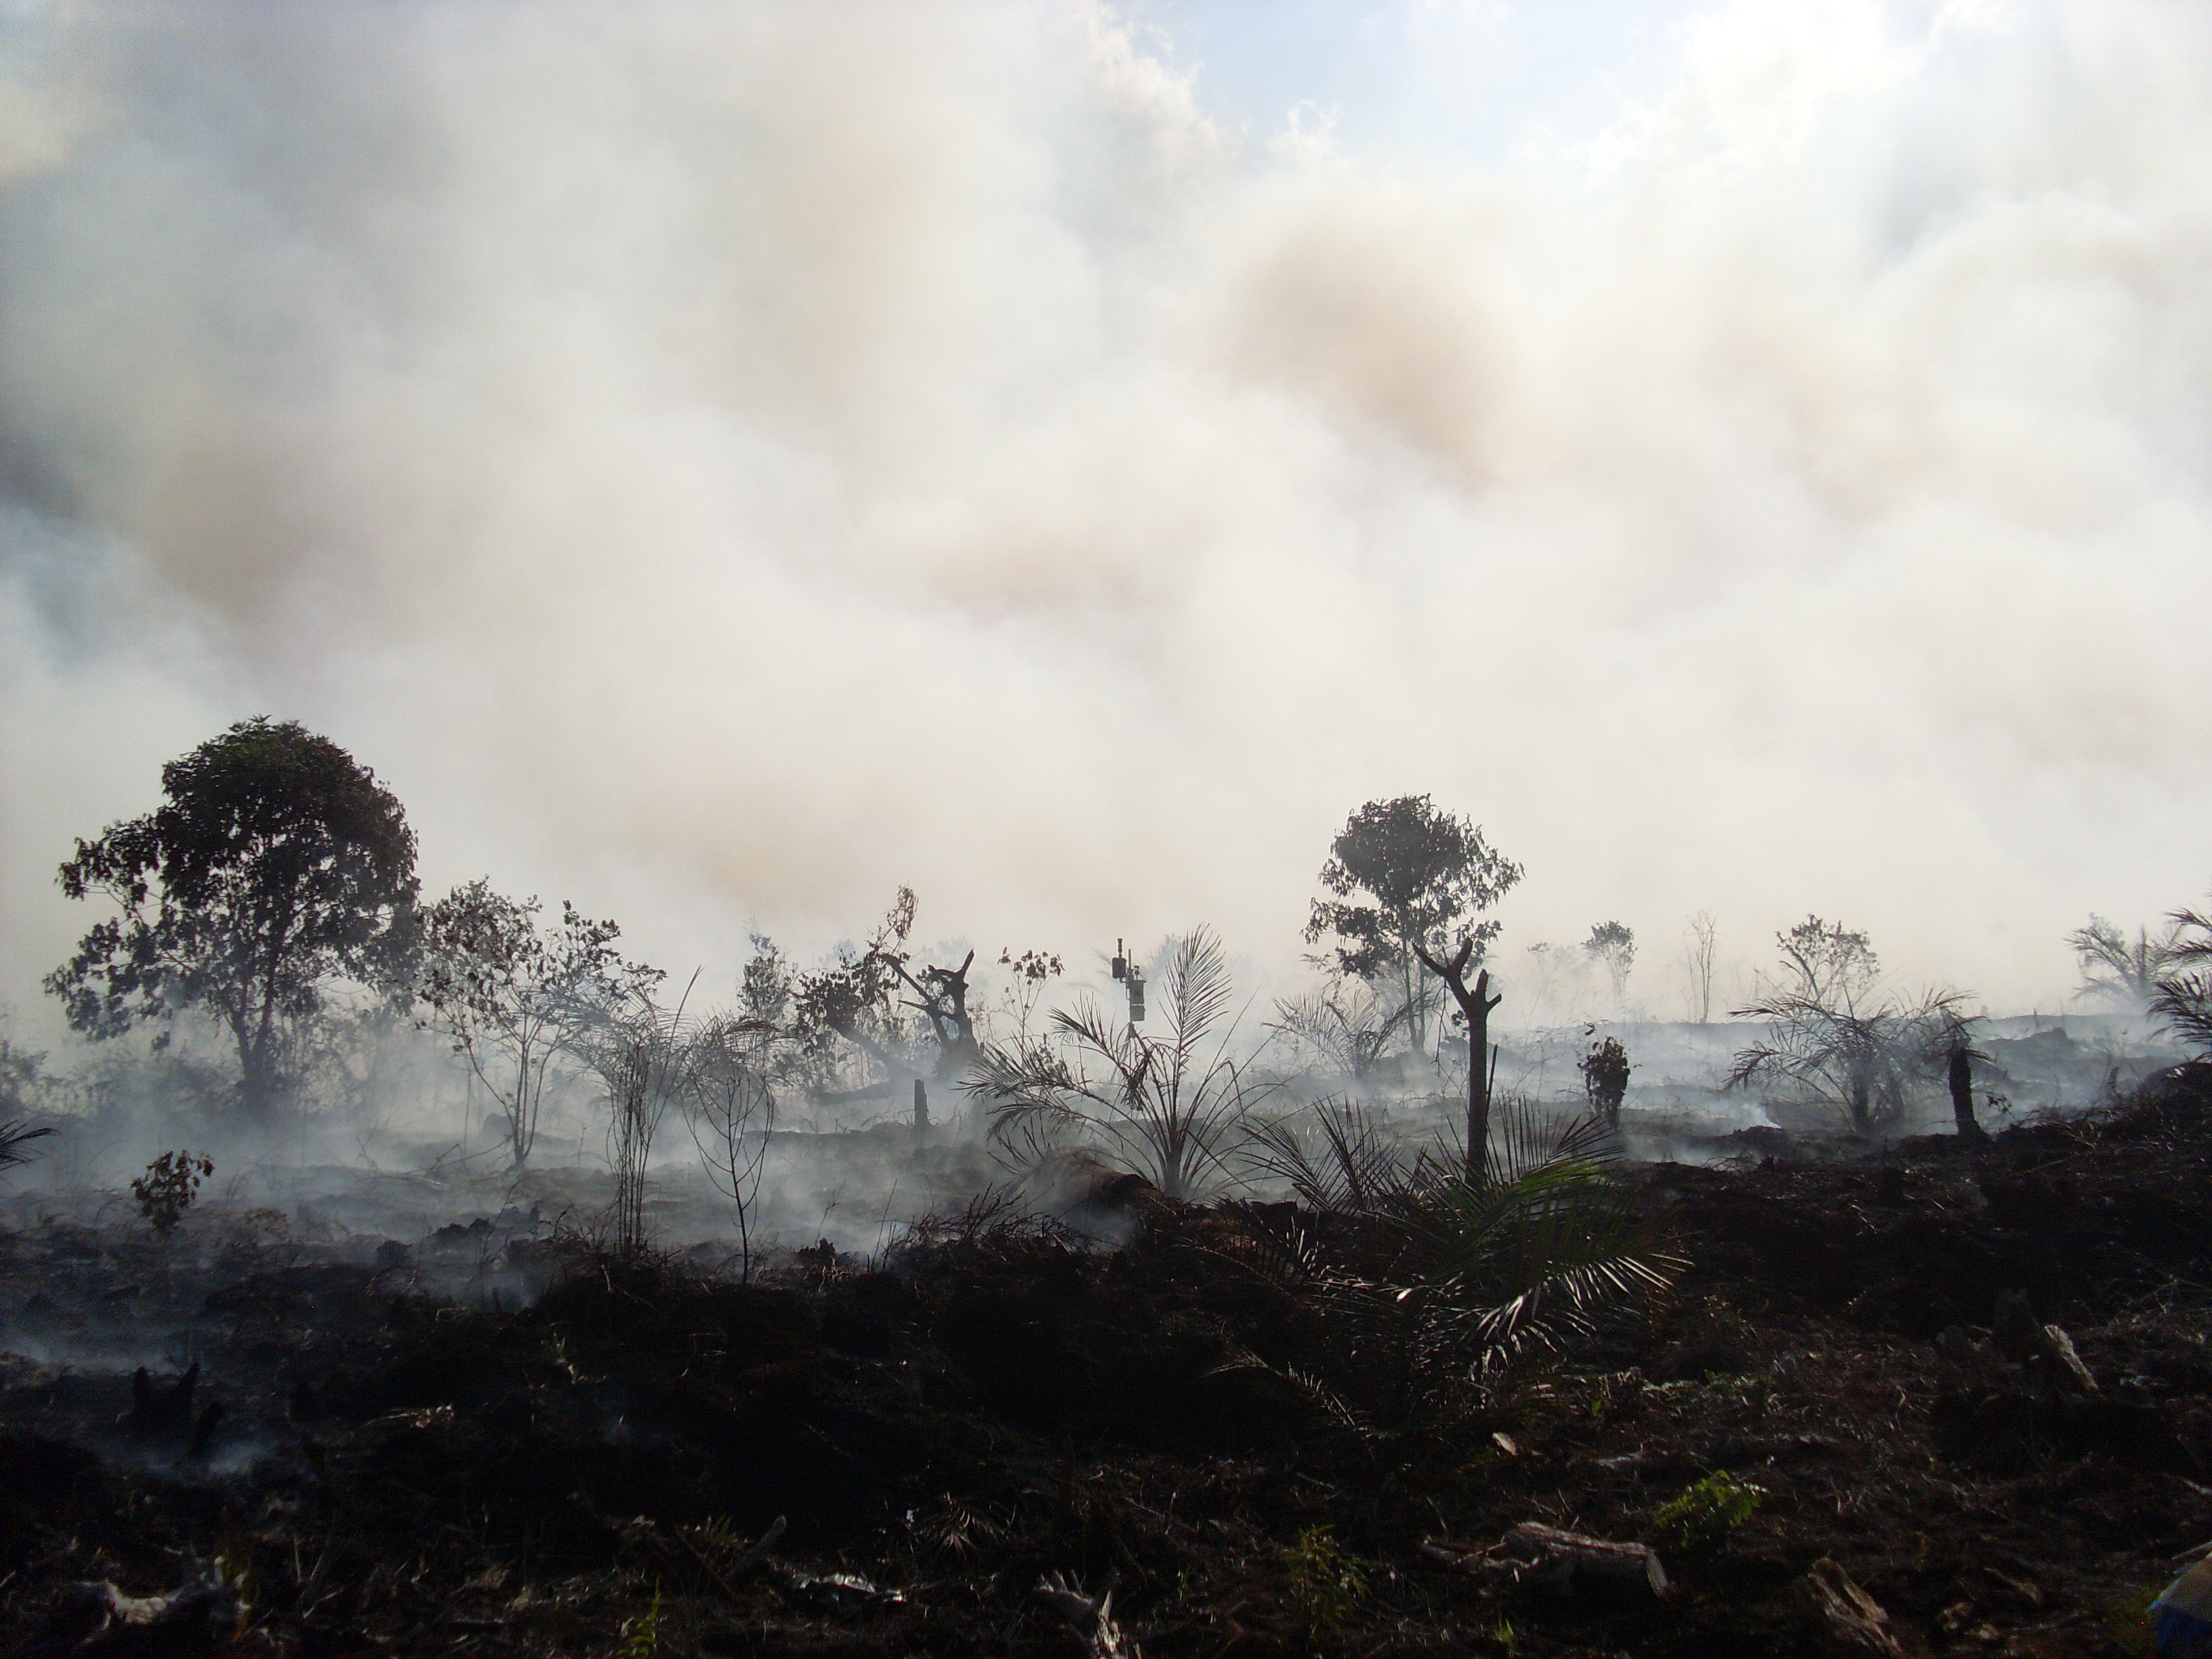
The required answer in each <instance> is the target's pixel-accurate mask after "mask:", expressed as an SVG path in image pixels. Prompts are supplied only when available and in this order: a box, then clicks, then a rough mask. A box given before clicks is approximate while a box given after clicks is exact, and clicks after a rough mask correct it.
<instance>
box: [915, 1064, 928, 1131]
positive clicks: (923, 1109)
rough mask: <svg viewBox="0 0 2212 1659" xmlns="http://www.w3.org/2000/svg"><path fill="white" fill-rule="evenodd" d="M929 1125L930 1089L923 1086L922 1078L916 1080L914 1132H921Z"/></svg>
mask: <svg viewBox="0 0 2212 1659" xmlns="http://www.w3.org/2000/svg"><path fill="white" fill-rule="evenodd" d="M928 1127H929V1091H928V1090H927V1089H926V1088H924V1087H923V1086H922V1082H921V1079H920V1078H916V1079H915V1080H914V1132H915V1133H916V1134H920V1133H922V1132H923V1131H924V1130H926V1129H927V1128H928Z"/></svg>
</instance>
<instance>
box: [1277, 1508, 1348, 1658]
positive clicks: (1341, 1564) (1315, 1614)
mask: <svg viewBox="0 0 2212 1659" xmlns="http://www.w3.org/2000/svg"><path fill="white" fill-rule="evenodd" d="M1283 1565H1284V1568H1285V1571H1287V1572H1288V1574H1289V1577H1290V1591H1291V1607H1293V1608H1294V1609H1296V1610H1297V1615H1298V1617H1299V1618H1300V1619H1301V1620H1304V1623H1305V1626H1306V1628H1307V1629H1308V1630H1310V1631H1318V1632H1328V1633H1329V1634H1332V1635H1333V1634H1334V1633H1335V1632H1338V1631H1340V1630H1342V1629H1343V1628H1344V1627H1345V1626H1346V1625H1347V1624H1349V1623H1350V1622H1351V1620H1352V1613H1354V1612H1355V1611H1356V1610H1357V1609H1358V1605H1359V1601H1360V1598H1361V1597H1362V1596H1364V1595H1366V1594H1367V1570H1366V1567H1365V1565H1364V1563H1362V1562H1361V1561H1360V1559H1358V1557H1357V1556H1354V1555H1349V1554H1346V1553H1345V1550H1344V1548H1343V1547H1342V1546H1341V1545H1340V1544H1339V1543H1338V1542H1337V1541H1336V1537H1335V1534H1333V1533H1332V1532H1331V1531H1330V1530H1329V1528H1327V1527H1308V1528H1306V1529H1305V1530H1304V1531H1303V1532H1301V1533H1300V1534H1298V1536H1297V1542H1296V1543H1294V1544H1292V1545H1291V1546H1290V1547H1288V1548H1287V1549H1285V1551H1284V1552H1283Z"/></svg>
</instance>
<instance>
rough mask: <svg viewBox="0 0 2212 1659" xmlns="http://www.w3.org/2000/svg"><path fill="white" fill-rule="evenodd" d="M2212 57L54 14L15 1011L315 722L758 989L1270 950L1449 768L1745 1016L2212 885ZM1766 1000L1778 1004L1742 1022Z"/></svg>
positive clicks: (6, 741)
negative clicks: (1180, 940)
mask: <svg viewBox="0 0 2212 1659" xmlns="http://www.w3.org/2000/svg"><path fill="white" fill-rule="evenodd" d="M2208 276H2212V14H2208V13H2206V12H2204V11H2203V10H2202V9H2197V8H2191V7H2185V6H2179V5H2148V4H2146V5H2141V6H2130V5H2124V4H2115V3H2095V4H2083V5H2028V4H2023V5H2018V6H2011V5H1991V4H1965V3H1935V4H1914V5H1896V6H1876V5H1826V4H1820V3H1811V0H1808V3H1804V4H1793V5H1790V6H1787V7H1777V6H1774V5H1771V3H1748V4H1741V5H1719V6H1700V5H1674V6H1661V5H1656V4H1655V5H1645V4H1601V3H1587V4H1580V3H1578V4H1566V5H1541V6H1538V5H1513V4H1505V3H1488V4H1468V5H1448V4H1440V3H1432V4H1419V5H1412V4H1409V5H1402V6H1379V5H1353V4H1325V3H1317V0H1288V3H1284V4H1280V5H1268V6H1260V5H1254V4H1249V3H1239V0H1205V3H1193V0H1132V3H1130V4H1128V5H1126V6H1121V7H1115V6H1109V5H1104V4H1095V3H1093V4H1084V3H1074V0H1070V3H1064V4H1036V5H1024V4H1002V5H984V6H975V7H960V6H954V5H942V6H931V7H926V8H925V7H915V6H910V5H883V6H868V5H861V4H836V5H827V6H800V5H797V4H790V5H776V6H746V5H737V4H731V5H715V6H708V5H684V6H678V5H673V4H668V5H649V4H648V5H635V6H616V5H613V4H611V3H608V4H601V5H596V6H563V5H559V4H544V5H536V6H531V7H513V6H507V5H503V4H491V3H481V4H453V3H439V0H423V3H419V4H412V5H404V6H403V5H398V4H367V3H358V4H348V3H337V4H333V3H329V0H316V3H313V4H295V5H285V4H281V3H277V4H254V5H250V6H247V5H239V6H226V5H223V4H219V3H204V4H195V5H191V6H167V5H150V4H149V5H143V6H129V7H125V6H109V5H98V4H41V3H24V0H16V3H11V4H8V5H6V6H4V7H0V780H4V782H0V999H4V1002H5V1005H6V1007H7V1010H8V1015H7V1017H8V1018H9V1021H11V1022H12V1024H13V1026H14V1028H15V1029H16V1030H18V1032H19V1033H20V1034H21V1035H23V1036H27V1037H32V1038H37V1039H40V1040H50V1038H51V1034H52V1024H53V1016H52V1007H51V1006H50V1004H49V1001H48V1000H47V999H45V998H44V997H42V996H41V994H40V990H39V983H38V981H39V979H40V975H42V974H43V973H44V972H45V971H46V969H49V968H51V967H52V965H54V964H55V963H58V962H59V961H60V960H62V959H63V958H64V957H65V956H66V955H67V954H68V952H69V951H70V946H71V945H72V944H73V942H74V940H75V939H76V936H77V935H78V934H79V933H82V931H83V930H84V928H85V927H88V925H89V924H90V922H91V921H93V920H94V917H93V916H92V915H90V914H89V913H88V910H87V909H86V908H85V907H83V906H79V905H73V904H71V903H70V902H68V901H66V900H65V899H64V898H63V897H62V896H61V895H60V893H59V892H58V890H57V889H56V887H55V885H54V880H53V876H54V870H55V867H56V866H57V865H58V862H59V861H60V860H62V859H63V858H64V857H66V856H67V855H68V854H69V853H70V850H71V847H72V838H73V837H75V836H89V835H92V834H94V832H96V831H97V830H98V829H100V827H102V826H103V825H105V824H106V823H111V822H113V821H115V820H117V819H119V818H124V817H130V816H133V815H136V814H137V813H140V812H143V811H147V810H149V808H150V807H152V806H153V805H155V803H156V801H157V799H158V787H159V786H158V775H159V769H160V767H161V763H163V762H165V761H167V760H168V759H170V758H172V757H175V756H178V755H180V754H182V753H184V752H185V751H187V750H190V749H191V747H192V746H193V745H194V744H197V743H199V742H201V741H203V740H204V739H205V738H209V737H210V736H212V735H214V734H215V733H216V732H219V731H220V730H222V728H223V727H224V726H226V725H228V723H230V722H231V721H233V720H239V719H242V718H245V717H246V716H249V715H252V714H264V713H265V714H270V715H273V716H276V717H278V718H295V719H298V720H302V721H304V722H306V723H307V725H309V726H312V727H313V728H314V729H316V730H319V731H320V732H325V734H327V735H329V736H331V737H332V738H335V739H337V741H338V742H340V743H341V744H344V745H345V746H346V747H347V748H348V749H349V750H350V751H351V752H352V753H354V754H355V755H356V757H358V758H359V759H360V760H361V761H362V762H363V763H365V764H368V765H369V766H371V767H373V768H374V769H375V771H376V773H377V774H378V775H379V776H380V778H382V779H383V780H384V781H386V783H388V784H389V785H390V786H391V787H392V788H393V789H394V790H395V792H396V793H398V795H399V797H400V798H401V799H402V800H403V801H404V803H405V805H406V806H407V809H408V811H409V814H410V819H411V821H412V823H414V825H415V827H416V831H417V834H418V836H419V837H420V842H421V849H422V874H423V878H424V883H425V886H426V888H428V890H430V891H432V892H437V891H441V890H444V888H446V887H447V886H449V885H451V884H454V883H457V882H459V881H463V880H466V879H468V878H472V877H475V876H478V875H488V876H489V877H490V878H492V880H493V882H494V883H495V885H498V886H500V887H501V888H503V889H506V890H511V891H514V892H518V893H537V894H539V895H542V896H544V897H545V898H546V899H547V900H548V901H549V902H553V901H557V900H558V899H559V898H562V897H568V898H573V899H574V900H575V901H576V902H578V903H579V905H580V906H581V907H582V908H585V909H586V910H587V911H589V912H592V913H593V914H598V915H610V916H612V917H614V918H616V919H617V920H618V921H621V922H622V923H623V927H624V928H625V931H626V934H627V936H628V937H629V939H630V940H631V941H632V943H633V945H634V946H635V948H636V950H637V951H639V952H640V953H641V954H643V955H645V956H647V957H648V958H649V959H651V960H653V961H655V962H658V963H661V964H663V965H665V966H669V967H672V968H675V969H678V973H679V975H682V974H684V973H685V972H688V970H689V969H690V967H692V966H694V965H700V966H702V967H703V968H704V969H705V970H706V974H707V978H706V980H705V981H702V982H705V983H709V984H713V983H715V982H717V981H726V980H727V978H728V976H729V975H731V974H732V972H733V971H734V969H735V966H736V964H737V963H738V962H739V961H741V960H742V958H743V957H744V954H745V952H746V949H747V947H746V944H745V939H746V935H747V933H748V932H749V931H750V930H751V929H753V928H761V929H765V930H767V931H769V933H774V934H775V935H776V936H777V937H778V938H779V939H783V940H785V941H786V942H787V945H790V946H791V947H792V948H793V949H794V950H796V951H798V952H799V954H800V955H801V956H802V957H805V956H808V955H810V954H811V953H813V952H817V951H823V950H824V949H826V948H828V947H829V945H832V944H834V943H835V942H836V940H838V939H843V938H853V937H857V936H859V935H860V934H861V933H865V931H866V928H867V927H868V926H869V925H870V924H871V922H872V920H873V919H874V918H875V917H876V916H878V915H880V914H881V913H882V911H883V910H884V907H885V906H886V905H887V904H888V902H890V896H891V895H892V893H893V891H894V890H895V889H896V886H897V885H898V884H902V883H905V884H911V885H912V886H913V887H915V890H917V891H918V893H919V894H920V896H921V920H920V925H919V928H918V932H919V933H920V934H921V936H922V938H923V939H925V940H930V941H935V940H948V939H967V940H969V941H972V942H974V943H975V944H977V945H981V947H983V950H984V951H985V952H986V954H987V955H990V956H995V954H996V951H997V948H998V947H999V946H1000V945H1009V946H1011V947H1012V948H1013V949H1014V950H1016V951H1019V950H1021V949H1023V948H1024V947H1027V946H1031V945H1035V946H1041V947H1043V948H1046V949H1049V950H1055V951H1061V952H1063V953H1066V954H1067V955H1068V956H1069V957H1071V958H1072V959H1075V958H1085V959H1087V957H1089V955H1090V954H1091V952H1093V951H1097V950H1100V949H1103V948H1109V947H1110V945H1111V944H1112V941H1113V940H1114V939H1115V938H1116V937H1123V936H1126V937H1127V938H1129V939H1133V940H1137V939H1158V938H1159V937H1160V936H1161V935H1163V934H1164V933H1169V932H1172V931H1176V930H1180V929H1182V928H1186V927H1189V926H1191V925H1193V924H1194V923H1198V922H1207V923H1211V924H1212V925H1213V926H1215V927H1218V929H1220V931H1221V932H1222V933H1223V934H1224V936H1225V938H1226V939H1227V940H1228V942H1229V943H1230V945H1231V946H1232V947H1233V948H1234V949H1235V950H1236V951H1237V952H1239V953H1240V955H1241V957H1242V959H1243V963H1244V967H1245V971H1246V973H1247V975H1248V978H1249V979H1251V980H1252V981H1255V982H1260V983H1266V984H1268V985H1271V986H1274V987H1289V986H1290V985H1291V984H1294V983H1296V982H1297V978H1298V975H1300V973H1301V972H1302V971H1304V970H1303V969H1302V967H1301V964H1300V961H1299V955H1300V952H1301V951H1302V950H1304V948H1305V947H1304V943H1303V941H1302V940H1301V939H1300V937H1299V933H1300V928H1301V926H1302V924H1303V922H1304V918H1305V915H1306V912H1307V906H1308V904H1309V902H1310V899H1311V898H1312V897H1313V896H1315V893H1316V885H1315V875H1316V871H1317V870H1318V868H1319V866H1320V865H1321V863H1322V860H1323V858H1324V857H1325V856H1326V854H1327V853H1328V842H1329V840H1330V838H1331V836H1332V835H1333V834H1334V832H1335V831H1336V829H1338V828H1339V827H1340V825H1341V824H1342V823H1343V822H1344V820H1345V818H1346V815H1347V814H1348V813H1350V812H1351V811H1352V809H1354V808H1355V807H1357V806H1358V805H1359V804H1360V803H1361V802H1363V801H1365V800H1369V799H1377V798H1382V797H1386V796H1391V795H1396V794H1401V793H1428V794H1431V796H1432V797H1433V798H1434V799H1435V800H1436V802H1437V805H1440V806H1443V807H1445V808H1447V809H1449V810H1451V811H1460V812H1465V813H1468V814H1469V815H1471V816H1472V817H1474V819H1476V820H1477V821H1478V822H1479V823H1481V824H1482V826H1483V828H1484V830H1485V832H1486V836H1487V837H1488V839H1489V840H1490V841H1491V842H1492V844H1493V845H1495V846H1497V847H1498V848H1501V849H1503V850H1504V852H1506V853H1507V854H1509V855H1510V856H1511V857H1513V858H1515V859H1516V860H1519V861H1520V862H1521V863H1522V865H1523V866H1525V867H1526V870H1527V872H1528V873H1527V877H1526V878H1525V880H1524V881H1523V882H1522V884H1521V885H1520V886H1519V887H1518V888H1517V889H1516V890H1514V891H1513V892H1512V893H1511V894H1510V896H1508V897H1507V898H1506V899H1505V901H1504V903H1503V904H1502V906H1501V907H1500V909H1499V912H1498V914H1499V915H1500V917H1501V918H1502V920H1503V921H1504V924H1505V931H1504V935H1503V936H1502V938H1501V939H1500V941H1499V945H1498V960H1499V962H1500V963H1501V967H1502V968H1503V969H1504V973H1505V976H1506V981H1507V985H1508V987H1509V991H1510V987H1511V986H1512V985H1513V983H1514V975H1515V973H1516V963H1520V962H1521V961H1522V960H1523V958H1522V956H1521V955H1520V954H1519V953H1522V952H1524V951H1526V949H1527V947H1528V946H1529V945H1535V944H1539V943H1543V942H1547V941H1555V942H1570V941H1572V940H1576V939H1581V938H1583V937H1584V936H1585V935H1586V934H1587V933H1588V931H1589V927H1590V926H1591V925H1592V924H1593V923H1595V922H1597V921H1602V920H1609V919H1619V920H1620V921H1625V922H1626V923H1627V924H1628V925H1630V926H1631V927H1633V928H1634V929H1635V930H1636V931H1637V933H1638V939H1639V940H1640V941H1641V947H1642V948H1641V952H1640V955H1639V958H1638V969H1637V971H1636V975H1635V976H1634V979H1633V980H1632V996H1633V997H1635V998H1637V999H1638V1000H1641V1001H1642V1002H1643V1003H1644V1005H1645V1006H1648V1007H1649V1008H1650V1011H1651V1012H1655V1013H1658V1014H1662V1015H1665V1014H1668V1013H1672V1012H1678V1011H1679V1004H1680V997H1679V995H1678V994H1677V992H1678V989H1679V987H1678V985H1677V983H1676V981H1675V979H1674V978H1673V977H1671V975H1674V971H1675V970H1674V966H1673V964H1674V962H1675V960H1676V958H1678V957H1679V956H1680V951H1681V946H1682V942H1683V930H1684V925H1685V921H1686V918H1687V917H1689V916H1690V915H1692V913H1694V912H1698V911H1701V910H1705V911H1711V912H1712V913H1713V914H1714V915H1715V916H1716V917H1717V925H1718V932H1719V946H1720V952H1721V955H1722V958H1723V963H1725V964H1729V968H1728V970H1727V971H1728V973H1732V974H1733V975H1735V978H1736V981H1737V982H1741V978H1742V975H1744V974H1746V973H1747V971H1748V969H1749V968H1750V967H1752V966H1755V965H1757V964H1759V963H1763V962H1765V961H1767V960H1769V959H1771V955H1772V950H1771V945H1772V938H1773V934H1774V933H1775V932H1776V930H1778V928H1782V927H1787V926H1788V925H1790V923H1791V922H1793V921H1797V920H1799V919H1801V918H1802V917H1803V916H1804V915H1806V914H1807V913H1808V912H1818V913H1820V915H1824V916H1827V917H1830V918H1832V919H1841V920H1843V921H1846V922H1848V923H1849V924H1850V925H1851V926H1854V927H1861V928H1863V929H1865V930H1866V931H1867V932H1869V933H1870V934H1871V936H1872V938H1873V939H1874V942H1875V945H1877V947H1878V948H1879V949H1880V950H1881V953H1882V957H1883V959H1884V962H1885V963H1886V964H1887V966H1888V967H1889V969H1891V970H1892V971H1893V973H1894V974H1895V975H1897V976H1898V978H1899V981H1900V982H1910V983H1914V984H1921V983H1932V982H1941V983H1943V984H1946V985H1948V986H1953V987H1963V988H1965V989H1966V990H1968V991H1970V992H1972V994H1974V995H1975V996H1976V997H1977V998H1978V999H1979V1000H1983V1001H1985V1002H1986V1003H1987V1004H1989V1005H1990V1006H1991V1007H1993V1008H1996V1009H1999V1010H2015V1009H2017V1010H2026V1009H2028V1008H2031V1007H2039V1008H2042V1009H2045V1010H2050V1009H2052V1008H2055V1007H2057V1006H2061V1005H2062V1004H2063V1002H2064V1000H2065V999H2066V998H2067V997H2068V996H2069V994H2070V993H2071V991H2072V990H2073V988H2074V987H2075V973H2074V965H2073V962H2072V959H2071V957H2070V955H2069V951H2067V949H2066V946H2065V944H2064V935H2065V934H2066V933H2067V932H2068V931H2069V929H2071V928H2074V927H2079V926H2080V925H2081V923H2082V922H2083V921H2084V920H2086V918H2087V915H2088V914H2089V913H2090V912H2091V911H2093V910H2094V911H2097V912H2100V913H2102V914H2104V915H2109V916H2111V917H2112V918H2114V919H2115V920H2118V921H2121V922H2123V923H2124V924H2127V925H2132V924H2134V923H2136V922H2139V921H2147V920H2151V919H2154V918H2155V917H2157V916H2158V915H2160V914H2162V913H2163V912H2165V911H2166V910H2168V909H2171V908H2173V907H2175V906H2177V905H2180V904H2184V903H2189V902H2194V901H2196V900H2197V899H2198V898H2199V897H2200V896H2202V895H2203V893H2204V891H2205V890H2206V887H2207V885H2208V883H2212V846H2208V842H2207V837H2206V835H2205V829H2206V825H2207V823H2208V822H2212V815H2208V811H2207V809H2208V807H2212V695H2208V694H2209V693H2212V654H2208V653H2205V652H2203V650H2202V649H2200V648H2195V647H2191V646H2189V644H2188V642H2187V641H2188V639H2189V636H2190V632H2191V623H2190V621H2189V618H2190V617H2192V616H2199V617H2201V616H2203V614H2204V613H2205V607H2206V601H2207V599H2208V597H2212V595H2208V588H2212V557H2208V555H2212V422H2208V415H2209V414H2212V409H2209V408H2208V401H2209V400H2212V282H2208V280H2207V278H2208ZM1728 982H1729V981H1728V980H1727V976H1726V975H1725V974H1724V985H1725V984H1726V983H1728Z"/></svg>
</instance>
